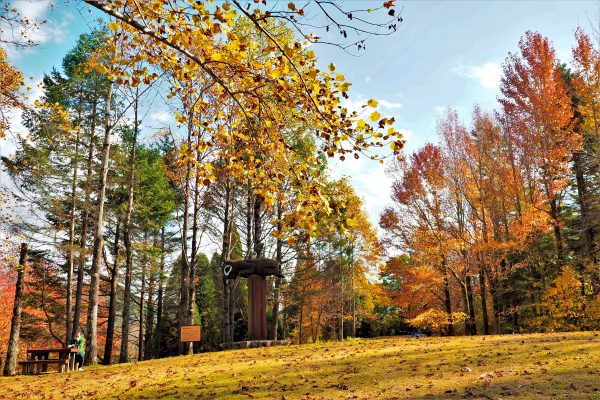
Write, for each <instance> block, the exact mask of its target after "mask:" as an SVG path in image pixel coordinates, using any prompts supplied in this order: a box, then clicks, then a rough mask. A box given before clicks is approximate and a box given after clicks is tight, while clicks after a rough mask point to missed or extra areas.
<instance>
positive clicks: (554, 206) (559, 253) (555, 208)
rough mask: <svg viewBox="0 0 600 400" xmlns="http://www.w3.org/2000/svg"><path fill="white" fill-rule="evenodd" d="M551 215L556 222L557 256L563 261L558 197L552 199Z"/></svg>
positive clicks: (554, 222)
mask: <svg viewBox="0 0 600 400" xmlns="http://www.w3.org/2000/svg"><path fill="white" fill-rule="evenodd" d="M550 216H551V217H552V221H553V224H554V240H555V241H556V257H557V258H558V262H559V263H561V262H562V260H563V258H564V250H563V241H562V233H561V229H560V217H559V215H558V200H557V199H556V198H554V199H552V201H550Z"/></svg>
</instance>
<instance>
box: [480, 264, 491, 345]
mask: <svg viewBox="0 0 600 400" xmlns="http://www.w3.org/2000/svg"><path fill="white" fill-rule="evenodd" d="M479 286H480V288H481V313H482V314H483V334H484V335H489V334H490V323H489V317H488V310H487V298H486V297H487V290H486V287H485V274H484V268H483V265H482V266H481V267H480V268H479Z"/></svg>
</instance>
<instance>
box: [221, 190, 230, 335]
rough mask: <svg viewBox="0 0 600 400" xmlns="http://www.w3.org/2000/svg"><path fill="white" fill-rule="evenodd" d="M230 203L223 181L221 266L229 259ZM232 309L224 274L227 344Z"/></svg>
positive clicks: (228, 281) (228, 191) (225, 333)
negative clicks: (223, 204)
mask: <svg viewBox="0 0 600 400" xmlns="http://www.w3.org/2000/svg"><path fill="white" fill-rule="evenodd" d="M230 203H231V187H230V183H229V179H227V180H226V181H225V207H224V216H223V241H222V244H221V266H222V265H223V262H224V261H225V260H226V259H227V258H228V257H229V248H230V245H231V243H230V230H231V223H230V221H229V220H230V218H231V217H230V215H229V207H230ZM231 307H232V304H231V281H230V280H229V279H225V274H223V342H224V343H229V342H232V341H233V337H231V334H230V333H231V326H230V320H229V311H230V309H231Z"/></svg>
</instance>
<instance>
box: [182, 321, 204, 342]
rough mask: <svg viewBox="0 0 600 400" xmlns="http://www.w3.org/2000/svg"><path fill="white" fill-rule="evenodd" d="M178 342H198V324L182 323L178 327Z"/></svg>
mask: <svg viewBox="0 0 600 400" xmlns="http://www.w3.org/2000/svg"><path fill="white" fill-rule="evenodd" d="M179 341H180V342H199V341H200V325H184V326H182V327H180V328H179Z"/></svg>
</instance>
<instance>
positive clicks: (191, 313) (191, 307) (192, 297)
mask: <svg viewBox="0 0 600 400" xmlns="http://www.w3.org/2000/svg"><path fill="white" fill-rule="evenodd" d="M196 161H198V163H199V162H200V152H199V151H196ZM199 197H200V178H199V176H198V171H197V170H196V173H195V179H194V201H193V203H194V210H193V213H192V249H191V250H192V253H191V255H190V287H189V294H188V301H189V304H188V311H187V312H188V324H190V325H192V324H194V319H195V318H194V317H195V314H196V269H197V265H196V255H197V253H198V245H199V242H200V240H201V238H199V237H198V217H199V214H200V205H199ZM190 345H191V350H190V351H191V352H192V353H193V352H194V343H190Z"/></svg>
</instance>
